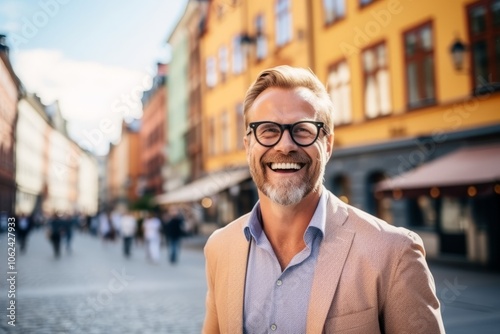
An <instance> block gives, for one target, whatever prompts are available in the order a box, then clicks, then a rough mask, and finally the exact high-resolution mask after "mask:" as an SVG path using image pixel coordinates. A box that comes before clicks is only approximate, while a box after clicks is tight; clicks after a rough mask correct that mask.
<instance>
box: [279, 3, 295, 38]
mask: <svg viewBox="0 0 500 334" xmlns="http://www.w3.org/2000/svg"><path fill="white" fill-rule="evenodd" d="M275 14H276V45H277V46H278V47H280V46H283V45H285V44H286V43H288V42H289V41H290V40H291V39H292V13H291V4H290V0H276V7H275Z"/></svg>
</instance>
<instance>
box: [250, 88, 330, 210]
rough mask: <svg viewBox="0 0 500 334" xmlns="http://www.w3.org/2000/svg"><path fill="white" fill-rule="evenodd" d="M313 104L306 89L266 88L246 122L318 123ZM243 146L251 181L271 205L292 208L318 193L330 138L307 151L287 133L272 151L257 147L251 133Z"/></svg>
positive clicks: (318, 142) (312, 99)
mask: <svg viewBox="0 0 500 334" xmlns="http://www.w3.org/2000/svg"><path fill="white" fill-rule="evenodd" d="M315 100H316V97H315V96H314V95H313V94H312V92H311V91H309V90H308V89H306V88H296V89H283V88H276V87H273V88H268V89H266V90H265V91H264V92H262V93H261V94H260V95H259V96H258V97H257V99H256V100H255V102H254V103H253V105H252V107H251V109H250V110H249V111H248V115H247V118H248V120H249V122H260V121H272V122H276V123H280V124H292V123H295V122H299V121H317V120H318V117H317V113H318V112H317V110H316V108H317V107H315V103H314V102H315ZM252 132H253V131H252ZM244 143H245V148H246V152H247V160H248V164H249V166H250V172H251V174H252V177H253V180H254V182H255V183H256V185H257V188H258V189H259V191H260V192H261V193H262V194H264V195H265V196H267V197H269V198H270V199H271V200H272V201H273V202H275V203H277V204H281V205H294V204H297V203H299V202H300V201H301V200H302V199H303V198H304V197H305V196H307V195H309V194H310V193H311V192H312V191H316V192H318V191H319V190H320V188H321V185H322V183H323V176H324V172H325V165H326V162H327V161H328V159H329V158H330V155H331V150H332V144H333V136H332V135H330V136H327V135H325V134H324V133H323V132H321V133H320V135H319V137H318V139H317V140H316V142H314V144H312V145H310V146H308V147H300V146H298V145H297V144H295V143H294V142H293V140H292V138H291V136H290V132H289V131H288V130H285V132H284V133H283V136H282V137H281V140H280V141H279V142H278V143H277V144H276V145H275V146H273V147H264V146H262V145H260V144H259V143H258V142H257V141H256V139H255V136H254V134H253V133H251V134H250V135H248V136H245V138H244Z"/></svg>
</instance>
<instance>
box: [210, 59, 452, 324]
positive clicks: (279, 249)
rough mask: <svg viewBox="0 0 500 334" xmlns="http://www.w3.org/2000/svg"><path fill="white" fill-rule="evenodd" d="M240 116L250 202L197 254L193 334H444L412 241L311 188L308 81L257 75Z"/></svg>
mask: <svg viewBox="0 0 500 334" xmlns="http://www.w3.org/2000/svg"><path fill="white" fill-rule="evenodd" d="M243 110H244V119H245V127H246V129H247V131H246V135H245V137H244V139H243V141H244V146H245V150H246V155H247V161H248V163H249V167H250V172H251V175H252V178H253V180H254V182H255V184H256V186H257V190H258V196H259V201H258V202H257V204H256V205H255V206H254V208H253V210H252V211H251V212H250V213H248V214H246V215H244V216H242V217H240V218H239V219H237V220H235V221H234V222H232V223H230V224H228V225H227V226H225V227H224V228H222V229H220V230H218V231H216V232H214V233H213V234H212V235H211V236H210V238H209V240H208V241H207V243H206V246H205V250H204V251H205V257H206V274H207V298H206V313H205V322H204V325H203V333H210V334H213V333H230V334H238V333H271V332H276V333H353V334H354V333H360V334H361V333H363V334H364V333H370V334H375V333H387V334H389V333H390V334H399V333H432V334H436V333H444V327H443V321H442V318H441V312H440V304H439V300H438V298H437V296H436V288H435V284H434V279H433V277H432V275H431V272H430V271H429V268H428V266H427V263H426V260H425V250H424V246H423V243H422V240H421V238H420V237H419V236H418V235H417V234H415V233H413V232H411V231H409V230H407V229H405V228H402V227H395V226H392V225H389V224H388V223H386V222H385V221H382V220H380V219H378V218H376V217H374V216H371V215H370V214H368V213H366V212H363V211H361V210H360V209H357V208H355V207H353V206H350V205H348V204H345V203H344V202H342V201H341V200H340V199H338V198H337V197H336V196H335V195H334V194H332V193H331V192H330V191H328V190H327V189H326V188H325V187H324V186H323V178H324V174H325V166H326V163H327V161H328V160H329V159H330V157H331V155H332V152H333V113H334V110H333V104H332V101H331V100H330V96H329V95H328V93H327V91H326V89H325V88H324V86H323V85H322V83H321V82H320V81H319V79H318V78H317V77H316V76H315V75H314V74H313V73H312V72H311V71H309V70H306V69H301V68H292V67H289V66H278V67H275V68H272V69H268V70H265V71H263V72H261V74H260V75H259V76H258V78H257V80H256V81H255V82H254V83H253V84H252V86H251V87H250V89H249V90H248V91H247V94H246V97H245V102H244V107H243Z"/></svg>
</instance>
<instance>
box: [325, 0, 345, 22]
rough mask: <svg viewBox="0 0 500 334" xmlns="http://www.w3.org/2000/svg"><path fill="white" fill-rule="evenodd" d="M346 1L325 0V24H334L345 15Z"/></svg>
mask: <svg viewBox="0 0 500 334" xmlns="http://www.w3.org/2000/svg"><path fill="white" fill-rule="evenodd" d="M344 1H345V0H323V7H324V13H325V23H326V24H330V23H333V22H335V21H337V20H339V19H341V18H343V17H344V15H345V2H344Z"/></svg>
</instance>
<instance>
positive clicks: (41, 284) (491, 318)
mask: <svg viewBox="0 0 500 334" xmlns="http://www.w3.org/2000/svg"><path fill="white" fill-rule="evenodd" d="M202 241H203V240H201V241H199V242H198V241H197V240H196V239H188V240H185V242H184V247H183V249H182V252H181V256H180V262H179V263H178V264H177V265H175V266H172V265H170V264H169V263H168V261H167V254H166V249H165V248H164V247H163V248H162V261H161V262H160V263H159V264H157V265H153V264H150V263H148V262H147V261H146V256H145V249H144V247H137V246H136V247H135V248H134V249H133V255H132V258H131V259H129V260H127V259H125V258H124V257H123V256H122V248H121V246H122V245H121V242H116V243H114V244H108V245H103V244H102V243H101V241H100V240H98V239H97V238H94V237H91V236H89V235H84V234H76V235H75V237H74V242H73V252H72V253H71V254H68V253H67V252H64V251H63V252H62V256H61V258H60V259H59V260H56V259H54V257H53V255H52V249H51V247H50V244H49V242H48V240H47V239H46V238H45V235H44V234H43V231H37V232H35V233H33V234H32V235H30V239H29V243H28V250H27V252H26V254H23V255H21V254H19V249H18V250H17V254H16V266H17V275H16V282H15V283H16V284H15V285H16V288H15V289H16V298H15V301H16V310H15V311H16V322H15V324H16V326H15V327H12V326H9V325H8V321H9V318H8V317H6V315H7V314H8V310H7V307H8V302H9V300H8V298H6V296H7V295H8V286H7V284H6V278H8V277H7V270H6V268H7V265H6V264H7V258H8V256H7V254H6V251H7V245H6V242H7V238H6V234H2V235H0V256H1V257H0V261H1V265H0V269H1V270H2V274H1V276H2V280H1V284H0V309H1V310H2V312H1V314H2V317H1V323H0V333H22V334H32V333H34V334H39V333H40V334H49V333H50V334H51V333H125V334H127V333H141V334H149V333H173V334H182V333H200V331H201V326H202V322H203V316H204V300H205V292H206V285H205V273H204V259H203V253H202V251H201V245H202ZM430 267H431V271H432V273H433V275H434V278H435V282H436V287H437V295H438V297H439V299H440V301H441V305H442V312H443V320H444V323H445V327H446V332H447V333H448V334H468V333H474V332H477V333H481V334H483V333H484V334H488V333H492V334H493V333H498V328H499V327H500V274H499V273H490V272H478V271H475V270H471V269H460V268H459V266H458V265H455V266H445V265H440V264H436V263H431V264H430ZM424 332H425V331H424Z"/></svg>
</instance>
